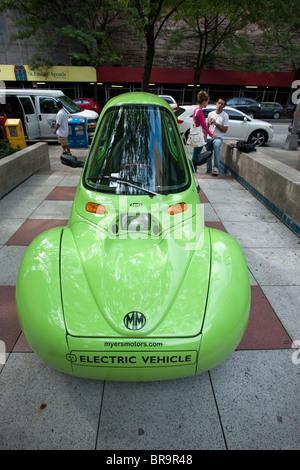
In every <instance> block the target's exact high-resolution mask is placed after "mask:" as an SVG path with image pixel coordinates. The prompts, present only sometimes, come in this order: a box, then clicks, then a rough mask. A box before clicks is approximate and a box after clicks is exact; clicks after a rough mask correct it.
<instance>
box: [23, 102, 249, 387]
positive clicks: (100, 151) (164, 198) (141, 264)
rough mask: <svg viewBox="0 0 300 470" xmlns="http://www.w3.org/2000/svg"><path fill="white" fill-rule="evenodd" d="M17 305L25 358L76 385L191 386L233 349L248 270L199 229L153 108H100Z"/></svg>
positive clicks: (242, 322) (214, 233) (35, 250)
mask: <svg viewBox="0 0 300 470" xmlns="http://www.w3.org/2000/svg"><path fill="white" fill-rule="evenodd" d="M61 159H62V162H63V163H65V164H68V165H70V166H75V167H76V166H80V165H81V164H80V162H79V161H78V160H77V159H76V158H75V157H69V156H62V157H61ZM16 304H17V311H18V315H19V320H20V323H21V327H22V329H23V332H24V334H25V337H26V339H27V341H28V343H29V345H30V346H31V347H32V349H33V350H34V351H35V352H36V354H37V355H39V356H40V357H41V358H42V359H43V360H44V361H45V362H46V363H48V364H49V365H51V366H53V367H54V368H57V369H59V370H60V371H63V372H66V373H69V374H73V375H75V376H80V377H86V378H95V379H102V380H105V379H107V380H120V381H122V380H134V381H138V380H159V379H173V378H178V377H184V376H190V375H194V374H199V373H201V372H204V371H207V370H209V369H211V368H212V367H214V366H216V365H217V364H219V363H220V362H222V361H223V360H224V359H225V358H226V357H227V356H229V355H230V354H231V352H232V351H233V350H234V349H235V348H236V347H237V345H238V344H239V342H240V341H241V338H242V337H243V335H244V332H245V329H246V326H247V322H248V317H249V309H250V285H249V275H248V269H247V265H246V262H245V259H244V256H243V253H242V251H241V249H240V247H239V245H238V244H237V242H236V241H235V240H234V239H233V238H232V237H231V236H229V235H228V234H227V233H224V232H222V231H218V230H215V229H211V228H207V227H205V225H204V220H203V214H202V210H201V204H200V201H199V190H198V188H197V186H196V183H195V179H194V176H193V172H192V168H191V166H190V162H189V159H188V156H187V153H186V150H185V147H184V145H183V142H182V139H181V137H180V134H179V130H178V124H177V122H176V117H175V115H174V113H173V112H172V110H171V109H170V107H169V105H168V104H167V103H166V102H165V101H164V100H163V99H161V98H159V97H157V96H155V95H152V94H147V93H128V94H124V95H121V96H117V97H115V98H113V99H112V100H110V101H109V102H108V103H107V104H106V106H105V107H104V108H103V110H102V113H101V116H100V119H99V122H98V125H97V129H96V133H95V136H94V138H93V141H92V144H91V147H90V149H89V154H88V157H87V159H86V162H85V164H84V168H83V170H82V174H81V177H80V181H79V185H78V189H77V192H76V196H75V199H74V202H73V207H72V210H71V214H70V219H69V223H68V225H67V226H65V227H58V228H53V229H51V230H48V231H46V232H44V233H42V234H41V235H39V236H38V237H37V238H36V239H35V240H34V241H33V242H32V243H31V245H30V246H29V247H28V249H27V251H26V253H25V255H24V258H23V261H22V263H21V266H20V270H19V275H18V280H17V287H16Z"/></svg>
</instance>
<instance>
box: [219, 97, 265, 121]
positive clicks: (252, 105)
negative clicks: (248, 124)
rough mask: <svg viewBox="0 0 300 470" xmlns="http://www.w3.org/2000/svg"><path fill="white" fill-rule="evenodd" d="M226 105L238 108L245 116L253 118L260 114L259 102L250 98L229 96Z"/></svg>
mask: <svg viewBox="0 0 300 470" xmlns="http://www.w3.org/2000/svg"><path fill="white" fill-rule="evenodd" d="M226 104H227V106H230V107H231V108H235V109H238V110H239V111H242V112H243V113H245V114H247V116H249V117H251V118H254V117H258V116H259V115H260V103H258V102H257V101H255V100H253V99H252V98H230V99H229V100H227V103H226Z"/></svg>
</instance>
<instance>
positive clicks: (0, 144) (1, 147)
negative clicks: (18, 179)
mask: <svg viewBox="0 0 300 470" xmlns="http://www.w3.org/2000/svg"><path fill="white" fill-rule="evenodd" d="M18 150H19V148H18V149H15V148H13V147H12V146H11V145H10V143H9V142H8V141H7V140H0V159H1V158H4V157H8V156H9V155H11V154H12V153H15V152H17V151H18Z"/></svg>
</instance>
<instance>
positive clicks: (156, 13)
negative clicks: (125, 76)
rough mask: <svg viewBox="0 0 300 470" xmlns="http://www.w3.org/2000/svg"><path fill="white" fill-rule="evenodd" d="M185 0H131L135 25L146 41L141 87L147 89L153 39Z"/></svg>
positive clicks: (152, 53) (153, 53)
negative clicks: (133, 6)
mask: <svg viewBox="0 0 300 470" xmlns="http://www.w3.org/2000/svg"><path fill="white" fill-rule="evenodd" d="M184 2H186V0H131V3H132V4H133V5H135V7H136V12H135V13H134V16H135V18H136V19H137V21H136V25H137V27H138V28H139V29H140V31H141V32H142V33H143V35H144V38H145V42H146V54H145V61H144V69H143V78H142V84H141V89H142V91H148V86H149V82H150V75H151V70H152V65H153V59H154V56H155V41H156V40H157V38H158V36H159V34H160V33H161V31H162V29H163V27H164V26H165V25H166V22H167V21H168V20H169V19H170V18H171V16H172V15H173V14H174V13H175V11H176V10H178V8H179V7H180V6H181V5H182V4H183V3H184Z"/></svg>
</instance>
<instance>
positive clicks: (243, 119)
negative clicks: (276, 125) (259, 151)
mask: <svg viewBox="0 0 300 470" xmlns="http://www.w3.org/2000/svg"><path fill="white" fill-rule="evenodd" d="M195 107H196V106H194V105H193V106H181V107H179V108H178V109H177V110H176V111H175V115H176V118H177V122H178V125H179V130H180V133H181V135H182V136H183V138H184V140H186V139H187V137H188V135H189V130H190V127H191V126H192V124H193V112H194V109H195ZM215 109H216V107H215V106H210V105H209V106H207V107H206V108H204V109H202V111H203V114H204V115H205V116H207V115H208V113H210V112H211V111H214V110H215ZM224 111H225V112H226V113H227V114H228V116H229V125H228V130H227V132H226V134H224V137H223V139H224V140H236V141H239V142H248V143H251V144H254V145H256V146H258V147H260V146H261V145H264V144H265V143H266V142H271V140H272V139H273V135H274V132H273V126H272V125H271V124H269V123H268V122H265V121H260V120H259V119H252V118H250V117H249V116H247V115H246V114H244V113H242V112H241V111H238V110H237V109H234V108H230V107H229V106H225V108H224Z"/></svg>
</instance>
